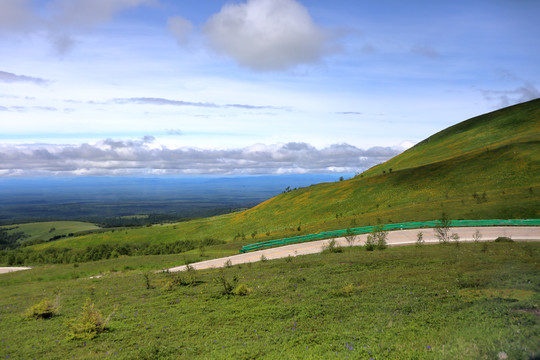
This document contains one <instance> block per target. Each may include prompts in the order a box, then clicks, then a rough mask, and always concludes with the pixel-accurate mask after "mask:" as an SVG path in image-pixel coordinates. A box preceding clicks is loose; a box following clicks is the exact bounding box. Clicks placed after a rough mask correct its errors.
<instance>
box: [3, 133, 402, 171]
mask: <svg viewBox="0 0 540 360" xmlns="http://www.w3.org/2000/svg"><path fill="white" fill-rule="evenodd" d="M403 150H404V149H403V148H397V147H372V148H369V149H366V150H364V149H359V148H357V147H355V146H352V145H348V144H334V145H331V146H328V147H326V148H323V149H317V148H315V147H314V146H312V145H310V144H307V143H295V142H291V143H286V144H273V145H264V144H256V145H252V146H249V147H245V148H239V149H225V150H216V149H196V148H177V149H173V148H168V147H165V146H162V145H159V144H156V142H155V139H154V137H152V136H145V137H144V138H142V139H137V140H113V139H106V140H103V141H99V142H97V143H94V144H80V145H48V144H32V145H27V144H25V145H0V176H34V175H47V176H51V175H52V176H55V175H58V176H68V175H109V176H114V175H168V174H171V175H173V174H177V175H257V174H303V173H333V172H336V173H343V172H357V171H363V170H365V169H367V168H369V167H371V166H373V165H376V164H378V163H381V162H383V161H386V160H388V159H389V158H391V157H393V156H396V155H397V154H399V153H400V152H401V151H403Z"/></svg>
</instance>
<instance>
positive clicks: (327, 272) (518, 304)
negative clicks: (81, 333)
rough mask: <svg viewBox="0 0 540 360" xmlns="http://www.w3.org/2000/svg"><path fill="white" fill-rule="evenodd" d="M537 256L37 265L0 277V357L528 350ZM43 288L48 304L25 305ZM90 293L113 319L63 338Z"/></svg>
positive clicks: (382, 355) (517, 353) (391, 252)
mask: <svg viewBox="0 0 540 360" xmlns="http://www.w3.org/2000/svg"><path fill="white" fill-rule="evenodd" d="M539 260H540V244H539V243H493V242H492V243H470V244H459V246H456V245H455V244H452V245H429V246H427V245H426V246H407V247H396V248H389V249H386V250H383V251H371V252H368V251H365V250H364V249H363V248H361V247H356V248H347V249H343V251H342V252H334V253H329V252H327V253H322V254H318V255H308V256H299V257H295V258H287V259H280V260H273V261H262V262H258V263H253V264H245V265H240V266H238V265H237V266H232V267H227V268H224V269H215V270H204V271H192V272H188V273H174V274H173V273H163V272H160V273H156V272H155V271H156V270H160V269H163V268H166V267H170V266H173V265H177V264H181V263H183V261H184V259H182V256H178V255H165V256H145V257H137V256H134V257H120V258H118V259H111V260H104V261H97V262H88V263H81V264H71V265H46V266H42V267H38V268H35V269H33V270H28V271H23V272H18V273H11V274H5V275H2V276H1V277H0V325H1V326H0V357H1V358H12V359H18V358H36V359H39V358H47V359H70V358H75V359H103V358H114V359H178V358H186V359H231V358H235V359H253V358H265V359H275V358H282V357H283V354H284V353H286V354H287V357H288V358H302V359H320V358H336V359H347V358H351V359H358V358H366V359H370V358H373V359H448V358H451V359H472V358H475V359H493V358H497V357H498V356H499V354H502V353H504V354H506V355H507V356H508V358H510V359H532V358H536V357H538V356H539V355H540V353H539V352H538V349H540V327H539V326H538V325H539V324H538V322H539V304H540V272H539V271H538V261H539ZM441 270H443V271H441ZM235 278H236V279H237V282H235ZM224 284H228V285H230V286H231V288H230V289H229V291H226V287H224ZM234 288H236V289H238V288H240V289H243V291H235V290H232V291H231V289H234ZM44 298H45V299H50V300H51V301H53V302H56V304H57V306H58V315H57V316H54V317H52V318H50V319H39V320H36V319H33V318H27V317H25V315H24V314H25V311H26V310H27V309H28V308H29V307H31V306H32V305H35V304H37V303H39V302H40V301H41V300H42V299H44ZM88 298H89V299H91V301H92V302H93V303H94V305H95V308H96V309H98V311H100V312H101V313H102V314H103V316H104V317H107V316H109V315H110V314H112V316H111V317H110V321H109V323H108V325H107V327H106V328H105V331H103V332H102V333H100V334H98V335H97V336H96V337H94V338H86V339H71V340H70V339H69V335H68V324H69V322H70V320H71V319H74V318H76V317H77V316H78V315H79V314H80V313H81V307H82V306H83V305H84V303H85V301H86V300H87V299H88Z"/></svg>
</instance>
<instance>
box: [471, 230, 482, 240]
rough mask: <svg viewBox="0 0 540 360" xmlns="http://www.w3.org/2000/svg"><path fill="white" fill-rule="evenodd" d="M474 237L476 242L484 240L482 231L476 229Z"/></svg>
mask: <svg viewBox="0 0 540 360" xmlns="http://www.w3.org/2000/svg"><path fill="white" fill-rule="evenodd" d="M472 237H473V240H474V242H479V241H480V239H482V234H481V233H480V230H478V229H476V231H475V232H474V234H473V236H472Z"/></svg>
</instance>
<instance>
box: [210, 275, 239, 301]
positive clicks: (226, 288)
mask: <svg viewBox="0 0 540 360" xmlns="http://www.w3.org/2000/svg"><path fill="white" fill-rule="evenodd" d="M214 281H215V282H216V283H218V284H220V285H221V286H223V290H222V291H221V293H222V294H223V295H234V291H235V290H236V287H237V285H238V276H236V275H234V277H233V278H232V279H231V280H228V279H227V278H226V277H225V274H223V272H221V273H220V274H219V275H218V276H217V277H215V278H214Z"/></svg>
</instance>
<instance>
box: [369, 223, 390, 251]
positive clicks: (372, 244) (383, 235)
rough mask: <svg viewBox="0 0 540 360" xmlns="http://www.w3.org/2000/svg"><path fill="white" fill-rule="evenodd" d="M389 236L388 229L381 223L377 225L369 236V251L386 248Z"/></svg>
mask: <svg viewBox="0 0 540 360" xmlns="http://www.w3.org/2000/svg"><path fill="white" fill-rule="evenodd" d="M387 238H388V231H384V230H383V227H382V226H381V225H379V226H375V227H374V228H373V231H372V232H371V234H369V235H368V236H367V240H366V244H365V248H366V250H368V251H373V250H374V249H378V250H384V249H386V247H387V244H386V239H387Z"/></svg>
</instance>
